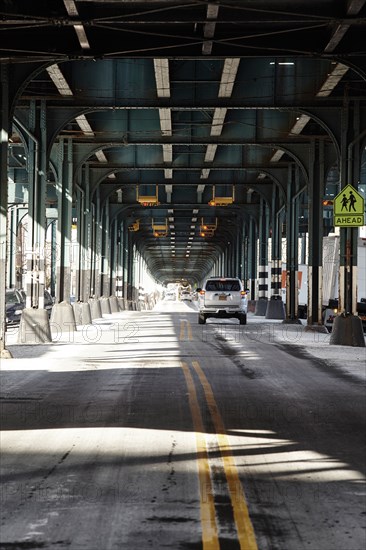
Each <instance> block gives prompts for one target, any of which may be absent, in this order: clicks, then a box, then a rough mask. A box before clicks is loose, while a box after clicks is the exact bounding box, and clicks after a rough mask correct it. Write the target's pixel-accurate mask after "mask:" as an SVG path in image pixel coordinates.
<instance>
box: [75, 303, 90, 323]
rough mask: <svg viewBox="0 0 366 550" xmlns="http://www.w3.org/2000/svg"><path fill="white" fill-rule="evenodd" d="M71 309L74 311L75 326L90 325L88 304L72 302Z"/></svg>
mask: <svg viewBox="0 0 366 550" xmlns="http://www.w3.org/2000/svg"><path fill="white" fill-rule="evenodd" d="M72 307H73V310H74V315H75V322H76V324H77V325H91V323H92V316H91V308H90V304H89V303H85V302H74V303H73V304H72Z"/></svg>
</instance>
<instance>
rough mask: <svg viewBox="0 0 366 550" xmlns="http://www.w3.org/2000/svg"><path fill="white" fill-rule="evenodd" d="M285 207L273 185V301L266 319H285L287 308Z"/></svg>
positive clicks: (276, 188)
mask: <svg viewBox="0 0 366 550" xmlns="http://www.w3.org/2000/svg"><path fill="white" fill-rule="evenodd" d="M284 209H285V205H282V206H280V200H279V189H278V187H277V186H276V185H273V190H272V206H271V229H272V234H271V238H272V243H271V299H270V300H268V303H267V309H266V315H265V316H266V319H284V318H285V316H286V313H285V307H284V304H283V301H282V296H281V275H282V222H283V213H284Z"/></svg>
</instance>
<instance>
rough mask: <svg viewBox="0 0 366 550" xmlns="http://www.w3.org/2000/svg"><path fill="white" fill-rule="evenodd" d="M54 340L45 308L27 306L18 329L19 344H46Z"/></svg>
mask: <svg viewBox="0 0 366 550" xmlns="http://www.w3.org/2000/svg"><path fill="white" fill-rule="evenodd" d="M47 342H52V335H51V328H50V320H49V318H48V312H47V311H46V310H45V309H33V308H31V307H29V308H25V309H23V311H22V316H21V318H20V325H19V331H18V344H45V343H47Z"/></svg>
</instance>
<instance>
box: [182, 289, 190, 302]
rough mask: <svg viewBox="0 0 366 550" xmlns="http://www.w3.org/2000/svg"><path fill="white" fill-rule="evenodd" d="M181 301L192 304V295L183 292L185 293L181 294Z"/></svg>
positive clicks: (186, 291)
mask: <svg viewBox="0 0 366 550" xmlns="http://www.w3.org/2000/svg"><path fill="white" fill-rule="evenodd" d="M180 299H181V300H185V301H187V302H191V301H192V296H191V293H190V292H188V290H183V292H181V294H180Z"/></svg>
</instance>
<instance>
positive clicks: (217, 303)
mask: <svg viewBox="0 0 366 550" xmlns="http://www.w3.org/2000/svg"><path fill="white" fill-rule="evenodd" d="M197 291H198V305H199V314H198V323H199V324H200V325H203V324H205V323H206V319H208V318H209V317H218V318H233V317H234V318H236V319H239V322H240V324H241V325H246V323H247V310H248V299H247V292H246V291H245V290H244V288H243V285H242V282H241V280H240V279H238V278H235V277H211V278H210V279H207V280H206V281H205V284H204V285H203V288H201V289H197Z"/></svg>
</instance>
